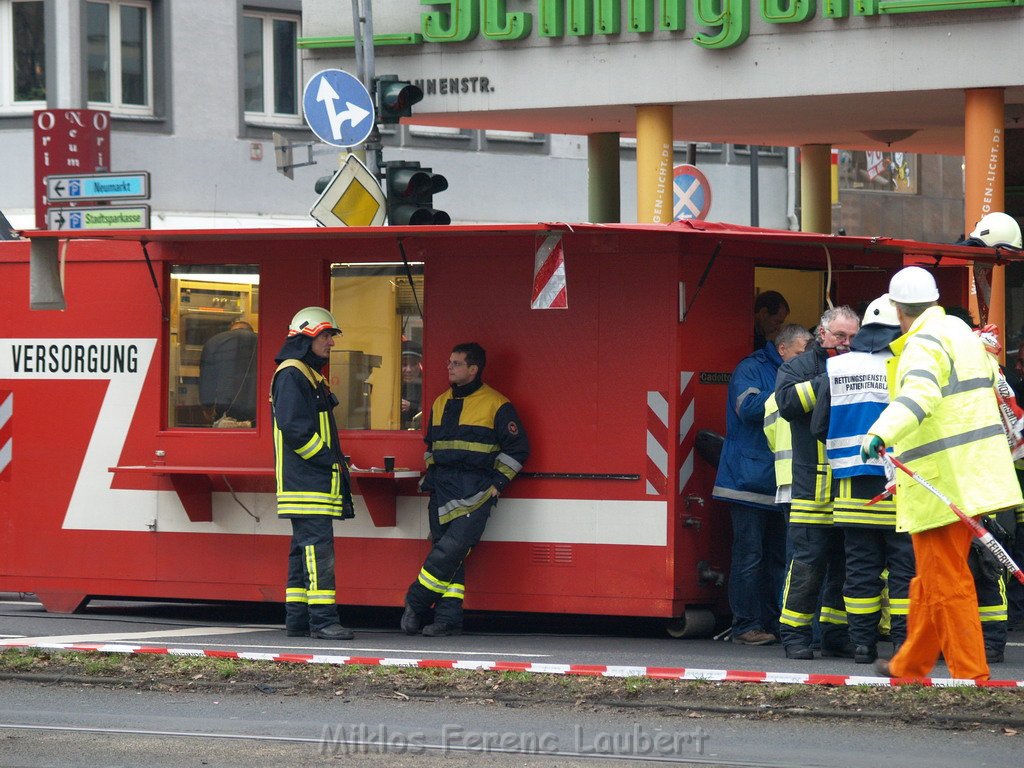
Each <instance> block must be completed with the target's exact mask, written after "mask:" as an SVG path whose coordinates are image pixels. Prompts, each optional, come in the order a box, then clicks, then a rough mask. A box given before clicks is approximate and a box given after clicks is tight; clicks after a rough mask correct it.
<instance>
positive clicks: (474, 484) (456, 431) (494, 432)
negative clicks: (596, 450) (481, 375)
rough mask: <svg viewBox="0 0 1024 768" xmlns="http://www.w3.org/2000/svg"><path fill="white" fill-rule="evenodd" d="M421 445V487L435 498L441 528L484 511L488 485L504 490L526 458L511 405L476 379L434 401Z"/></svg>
mask: <svg viewBox="0 0 1024 768" xmlns="http://www.w3.org/2000/svg"><path fill="white" fill-rule="evenodd" d="M425 440H426V443H427V451H426V454H425V455H424V461H425V462H426V465H427V472H426V474H425V475H424V476H423V480H422V481H421V482H420V487H421V488H422V489H423V490H424V491H430V492H431V493H432V494H433V496H434V499H435V501H436V502H437V511H438V521H439V522H440V523H442V524H444V523H447V522H450V521H451V520H454V519H455V518H457V517H461V516H462V515H467V514H469V513H470V512H473V511H474V510H476V509H479V508H480V507H482V506H483V505H484V504H485V503H486V502H487V501H488V500H489V499H490V498H491V486H492V485H493V486H494V487H495V488H497V489H498V490H499V491H503V490H505V488H506V487H507V486H508V484H509V483H510V482H512V480H513V478H514V477H515V476H516V475H517V474H518V473H519V472H520V471H521V470H522V468H523V464H524V463H526V457H527V456H528V455H529V453H530V445H529V442H528V440H527V438H526V431H525V430H524V429H523V425H522V424H521V423H520V421H519V417H518V416H517V415H516V410H515V408H513V407H512V403H510V402H509V400H508V398H507V397H505V396H504V395H503V394H501V393H500V392H498V391H497V390H495V389H493V388H491V387H489V386H487V385H486V384H484V383H483V382H481V381H479V380H476V381H473V382H470V383H469V384H464V385H462V386H458V387H450V388H449V389H448V390H447V391H445V392H444V393H443V394H441V395H440V396H439V397H438V398H437V399H436V400H435V401H434V404H433V406H432V407H431V409H430V426H429V427H428V428H427V436H426V438H425Z"/></svg>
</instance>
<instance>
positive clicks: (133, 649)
mask: <svg viewBox="0 0 1024 768" xmlns="http://www.w3.org/2000/svg"><path fill="white" fill-rule="evenodd" d="M0 647H3V648H39V649H44V650H60V651H78V652H98V653H130V654H139V655H145V654H154V655H158V656H191V657H199V656H206V657H209V658H216V659H243V660H246V661H278V662H282V663H290V664H333V665H336V666H370V667H417V668H419V669H464V670H482V671H484V672H533V673H536V674H542V675H583V676H589V677H646V678H651V679H655V680H709V681H713V682H722V683H789V684H793V685H837V686H838V685H844V686H845V685H871V686H876V687H889V686H898V685H925V686H931V687H935V688H939V687H976V688H1024V680H986V681H975V680H957V679H954V678H944V677H924V678H901V677H871V676H867V675H821V674H814V673H804V672H758V671H754V670H747V669H700V668H693V667H644V666H626V665H613V664H542V663H536V662H529V661H497V660H483V659H471V660H458V659H416V658H401V657H389V656H335V655H330V654H319V653H258V652H249V651H213V650H202V649H199V648H167V647H164V646H149V645H126V644H122V643H38V644H29V643H19V642H18V641H17V640H5V641H3V642H0Z"/></svg>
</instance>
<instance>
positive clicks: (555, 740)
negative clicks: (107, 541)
mask: <svg viewBox="0 0 1024 768" xmlns="http://www.w3.org/2000/svg"><path fill="white" fill-rule="evenodd" d="M0 690H2V692H3V697H2V702H0V765H4V766H8V765H17V766H22V767H24V768H34V767H36V766H75V767H76V768H94V767H98V766H122V765H123V766H140V765H145V766H168V767H169V768H170V767H173V768H179V767H180V766H195V765H215V766H240V767H242V766H244V767H245V768H251V766H253V765H261V766H276V765H321V764H330V765H338V764H339V761H340V760H344V761H346V762H354V763H358V764H361V765H371V766H372V765H382V766H383V765H387V766H415V767H416V768H420V767H421V766H440V765H443V766H448V767H449V768H450V767H451V766H459V765H464V764H467V763H470V762H474V763H475V762H479V761H480V760H483V759H486V760H487V763H488V764H489V765H494V766H500V767H504V766H536V765H558V766H569V767H570V768H572V767H576V766H579V767H582V766H587V767H588V768H589V767H590V766H593V765H595V764H600V763H608V762H612V763H613V764H618V765H623V764H628V765H658V764H677V765H696V766H708V767H711V766H722V767H725V766H730V767H731V766H746V768H755V767H756V768H761V767H762V766H763V767H764V768H780V767H782V766H787V767H790V768H792V767H793V766H801V767H803V768H875V767H876V766H879V765H887V766H900V768H945V767H946V766H949V767H950V768H953V767H956V768H960V767H961V766H965V765H971V766H975V767H976V768H985V767H989V766H991V767H994V768H1011V766H1012V767H1013V768H1016V767H1017V766H1019V765H1020V740H1019V739H1018V738H1009V737H1007V736H1005V735H1003V734H1002V733H999V732H997V731H995V730H992V731H970V732H957V731H948V730H944V731H940V730H936V729H914V728H909V727H900V728H895V727H879V726H877V725H869V724H865V723H863V722H858V721H849V722H830V723H829V724H828V726H827V729H826V728H823V727H822V723H821V722H820V721H816V720H804V719H799V718H797V719H792V720H783V721H770V720H766V721H751V720H745V719H742V718H725V717H709V716H705V717H701V718H688V717H685V716H678V715H676V716H670V715H663V714H659V713H656V712H649V711H645V712H643V713H641V714H636V713H631V712H618V711H606V710H601V711H596V712H595V711H587V710H586V709H578V708H572V707H565V706H562V707H552V706H549V705H545V704H544V703H542V702H539V703H537V704H536V705H534V706H530V707H509V706H502V705H499V704H490V705H487V704H479V703H465V702H453V701H449V700H445V701H443V702H434V701H429V700H428V701H397V700H348V699H337V698H334V697H331V696H329V695H327V696H321V697H307V696H284V695H281V694H279V693H272V694H260V693H257V692H249V693H247V694H243V693H240V692H226V691H221V692H219V693H216V694H214V693H209V692H207V693H201V692H195V691H190V692H177V693H157V692H149V691H126V690H111V689H106V688H94V687H70V686H43V685H33V684H28V683H19V682H11V681H6V682H4V683H3V685H2V687H0Z"/></svg>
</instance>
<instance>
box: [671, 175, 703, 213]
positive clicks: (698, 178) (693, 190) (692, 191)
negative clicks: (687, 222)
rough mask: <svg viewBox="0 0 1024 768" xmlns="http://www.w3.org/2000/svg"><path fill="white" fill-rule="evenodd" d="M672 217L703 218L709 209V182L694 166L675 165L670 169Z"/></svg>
mask: <svg viewBox="0 0 1024 768" xmlns="http://www.w3.org/2000/svg"><path fill="white" fill-rule="evenodd" d="M672 177H673V178H672V218H673V220H674V221H682V220H683V219H702V220H703V219H704V218H705V217H707V215H708V212H709V211H710V210H711V183H710V182H709V181H708V177H707V176H705V175H704V174H703V173H701V172H700V170H698V169H697V167H696V166H693V165H685V164H684V165H677V166H676V167H675V168H673V169H672Z"/></svg>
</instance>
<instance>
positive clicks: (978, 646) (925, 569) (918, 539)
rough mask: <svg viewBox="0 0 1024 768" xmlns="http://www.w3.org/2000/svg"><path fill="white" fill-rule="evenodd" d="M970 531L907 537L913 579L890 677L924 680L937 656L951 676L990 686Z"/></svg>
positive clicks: (955, 527)
mask: <svg viewBox="0 0 1024 768" xmlns="http://www.w3.org/2000/svg"><path fill="white" fill-rule="evenodd" d="M971 537H972V534H971V530H970V528H968V527H967V526H966V525H964V524H963V523H961V522H959V521H957V522H955V523H950V524H949V525H944V526H942V527H941V528H933V529H932V530H930V531H922V532H921V533H914V534H911V539H913V542H914V559H915V561H916V565H917V576H915V577H914V580H913V581H911V582H910V612H909V614H908V616H907V639H906V642H904V643H903V645H902V646H900V650H899V652H898V653H897V654H896V655H895V656H893V657H892V660H891V661H890V662H889V671H890V673H891V674H892V676H893V677H927V676H928V674H929V673H930V672H931V671H932V667H934V666H935V662H936V661H938V659H939V653H940V652H941V653H942V655H943V657H944V658H945V660H946V666H948V667H949V672H950V675H951V676H952V677H954V678H957V679H960V680H988V662H986V661H985V639H984V638H983V637H982V634H981V620H980V619H979V618H978V598H977V595H976V594H975V591H974V579H973V578H972V577H971V571H970V569H969V568H968V567H967V555H968V554H969V552H970V548H971Z"/></svg>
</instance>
